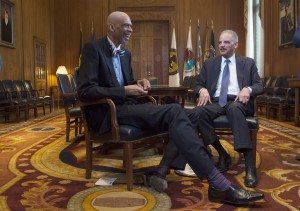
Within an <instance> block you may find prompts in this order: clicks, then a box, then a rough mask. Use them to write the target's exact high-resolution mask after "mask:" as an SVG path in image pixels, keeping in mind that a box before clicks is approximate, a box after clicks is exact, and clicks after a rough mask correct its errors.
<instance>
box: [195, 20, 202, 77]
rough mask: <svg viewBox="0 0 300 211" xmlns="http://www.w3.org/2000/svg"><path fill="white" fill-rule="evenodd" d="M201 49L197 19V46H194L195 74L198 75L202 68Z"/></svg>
mask: <svg viewBox="0 0 300 211" xmlns="http://www.w3.org/2000/svg"><path fill="white" fill-rule="evenodd" d="M202 63H203V60H202V48H201V38H200V24H199V19H198V26H197V45H196V74H199V73H200V70H201V67H202Z"/></svg>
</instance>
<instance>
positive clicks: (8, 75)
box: [0, 0, 23, 80]
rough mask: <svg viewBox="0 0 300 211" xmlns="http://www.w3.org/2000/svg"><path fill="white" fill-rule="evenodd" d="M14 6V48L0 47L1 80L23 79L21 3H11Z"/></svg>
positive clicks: (16, 1) (15, 1)
mask: <svg viewBox="0 0 300 211" xmlns="http://www.w3.org/2000/svg"><path fill="white" fill-rule="evenodd" d="M12 2H13V3H14V4H15V21H14V32H15V35H14V39H15V48H8V47H5V46H0V55H1V57H2V60H3V67H2V69H1V70H0V80H1V79H18V78H19V77H23V71H22V68H21V67H22V63H23V61H22V40H21V35H22V34H21V33H20V29H21V28H22V20H21V13H20V11H21V6H22V5H21V1H20V0H14V1H12Z"/></svg>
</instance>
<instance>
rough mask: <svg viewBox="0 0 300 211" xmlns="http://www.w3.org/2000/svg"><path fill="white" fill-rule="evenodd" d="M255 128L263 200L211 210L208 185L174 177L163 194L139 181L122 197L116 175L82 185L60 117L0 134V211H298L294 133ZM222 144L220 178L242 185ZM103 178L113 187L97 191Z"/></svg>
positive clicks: (74, 146) (270, 125)
mask: <svg viewBox="0 0 300 211" xmlns="http://www.w3.org/2000/svg"><path fill="white" fill-rule="evenodd" d="M260 125H261V127H260V131H259V134H258V152H257V160H258V163H257V165H258V167H259V170H260V184H259V185H258V187H257V190H260V191H262V192H264V193H265V195H266V197H265V200H262V201H259V202H257V203H255V204H251V205H249V206H246V207H234V206H231V205H226V204H219V203H212V202H210V201H209V200H208V198H207V189H208V185H207V182H206V181H202V182H201V181H200V180H198V179H193V178H187V177H180V176H177V175H176V174H174V173H173V172H171V174H170V175H169V176H168V180H169V189H168V191H167V192H166V193H157V192H155V191H153V190H151V189H149V188H146V187H144V186H143V185H142V184H141V183H139V182H141V181H140V179H139V178H137V183H136V186H135V188H134V190H133V191H131V192H128V191H126V187H125V185H124V184H123V182H124V176H123V175H122V174H118V173H107V172H100V171H94V172H93V175H92V179H90V180H86V179H85V177H84V173H85V171H84V169H83V168H82V164H83V162H84V146H83V143H76V142H73V143H66V142H65V129H64V126H65V119H64V116H63V115H61V114H56V116H55V115H54V114H52V116H50V117H49V118H44V119H39V120H35V121H31V122H28V123H26V124H24V125H22V126H18V127H15V128H14V129H13V130H10V129H5V128H4V127H1V134H0V140H1V141H0V160H1V161H0V175H1V176H0V210H1V211H2V210H170V209H171V210H299V209H300V200H299V199H300V162H299V161H296V160H295V154H296V153H300V148H299V146H300V129H299V128H296V127H292V126H289V125H287V124H282V123H277V122H275V121H269V120H266V119H260ZM72 135H73V134H72ZM225 140H226V141H225ZM222 144H223V145H224V146H225V147H226V150H227V151H228V152H229V153H230V154H231V156H232V158H233V166H232V168H231V170H230V171H228V172H227V173H226V176H228V177H229V178H230V179H231V181H234V182H235V183H238V184H240V185H243V176H244V171H243V169H244V168H243V167H244V165H243V163H244V161H243V158H242V157H240V155H239V154H238V153H236V152H235V151H234V150H233V147H232V143H231V137H223V140H222ZM213 154H215V152H214V151H213ZM159 160H160V157H159V156H157V155H156V154H153V153H152V152H149V153H148V154H146V155H143V156H139V157H138V158H137V160H136V162H135V163H134V165H136V166H147V165H148V164H150V163H151V164H152V163H154V162H157V163H158V162H159ZM95 165H99V166H108V167H109V166H114V167H118V166H121V165H122V163H121V162H118V161H113V160H109V159H101V160H100V159H99V160H97V162H96V164H95ZM104 176H105V177H117V178H118V179H117V181H116V182H115V184H114V185H113V186H109V187H101V186H95V184H94V183H95V181H96V180H97V178H100V177H104Z"/></svg>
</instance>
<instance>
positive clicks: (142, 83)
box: [136, 78, 151, 90]
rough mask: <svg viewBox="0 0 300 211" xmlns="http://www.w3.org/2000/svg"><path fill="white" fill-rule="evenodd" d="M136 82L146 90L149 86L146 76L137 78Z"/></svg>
mask: <svg viewBox="0 0 300 211" xmlns="http://www.w3.org/2000/svg"><path fill="white" fill-rule="evenodd" d="M136 83H137V85H138V86H139V87H141V88H142V89H144V90H148V89H149V88H150V87H151V85H150V82H149V81H148V80H147V79H146V78H143V79H141V80H137V82H136Z"/></svg>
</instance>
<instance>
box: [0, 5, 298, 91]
mask: <svg viewBox="0 0 300 211" xmlns="http://www.w3.org/2000/svg"><path fill="white" fill-rule="evenodd" d="M13 2H14V4H15V24H14V31H15V37H14V38H15V41H16V46H15V48H7V47H3V46H0V54H1V56H2V58H3V61H4V66H3V68H2V70H1V71H0V79H7V78H11V79H30V80H33V68H34V61H33V36H37V37H38V38H40V39H42V40H44V41H45V42H46V43H47V69H48V71H49V74H50V75H51V76H52V77H49V78H48V86H51V85H53V84H55V83H56V79H55V75H54V74H55V71H56V68H57V67H58V66H59V65H66V67H67V68H68V70H69V72H71V73H72V72H73V69H74V68H75V67H76V66H77V65H78V54H79V23H80V22H82V26H83V41H84V42H86V41H87V40H88V38H89V35H90V30H91V22H92V21H93V23H94V30H95V35H96V37H100V36H103V35H104V34H105V32H106V24H105V22H106V17H107V15H108V14H109V13H110V12H111V11H114V10H125V11H127V12H128V13H129V14H130V15H132V16H133V19H135V20H138V19H143V20H145V19H147V18H148V19H151V20H155V19H156V20H161V19H162V20H167V21H169V42H170V40H171V39H170V38H171V31H172V27H173V21H174V24H175V28H176V38H177V49H178V59H179V68H180V72H181V74H182V69H183V56H184V55H183V54H184V49H185V48H186V39H187V32H188V25H189V20H190V19H191V20H192V39H193V47H194V49H195V47H196V25H197V19H199V20H200V25H201V39H202V48H204V41H205V34H204V33H205V24H206V21H207V20H208V21H209V20H211V19H213V21H214V30H215V40H216V43H217V40H218V37H219V34H220V32H221V31H222V30H223V29H225V28H229V29H233V30H235V31H236V32H237V33H238V35H239V40H240V42H239V43H240V45H239V48H238V53H239V54H244V52H245V37H244V35H245V29H244V26H243V1H241V0H185V1H182V0H166V1H160V0H76V1H72V0H43V1H41V0H13ZM264 2H265V7H264V10H265V16H264V17H265V20H264V30H265V38H266V39H265V76H269V75H279V74H290V75H292V74H293V75H296V74H297V73H298V72H299V70H300V63H299V62H298V61H299V60H300V49H296V48H294V47H289V48H284V49H279V48H278V2H277V1H264ZM298 3H299V1H298ZM298 7H300V3H299V4H298ZM298 19H299V21H300V11H299V12H298ZM169 45H170V43H169Z"/></svg>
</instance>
